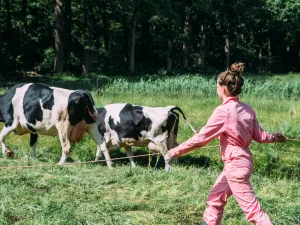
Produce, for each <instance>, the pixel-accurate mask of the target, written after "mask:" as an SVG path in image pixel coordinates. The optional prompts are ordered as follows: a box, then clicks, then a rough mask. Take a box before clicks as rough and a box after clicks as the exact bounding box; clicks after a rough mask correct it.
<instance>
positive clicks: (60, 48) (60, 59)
mask: <svg viewBox="0 0 300 225" xmlns="http://www.w3.org/2000/svg"><path fill="white" fill-rule="evenodd" d="M55 15H56V23H55V50H56V54H55V62H54V71H55V72H57V73H62V72H63V68H64V43H63V0H56V6H55Z"/></svg>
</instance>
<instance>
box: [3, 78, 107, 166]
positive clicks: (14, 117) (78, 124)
mask: <svg viewBox="0 0 300 225" xmlns="http://www.w3.org/2000/svg"><path fill="white" fill-rule="evenodd" d="M97 118H98V117H97V110H96V108H95V105H94V100H93V98H92V96H91V94H90V92H88V91H84V90H76V91H74V90H67V89H63V88H57V87H49V86H47V85H45V84H33V83H27V84H19V85H16V86H14V87H12V88H10V89H9V90H8V92H7V93H6V94H4V95H2V96H0V122H4V126H3V129H2V131H1V133H0V142H1V146H2V152H3V154H4V155H7V156H12V155H13V152H12V151H11V150H9V149H8V148H7V146H6V144H5V137H6V136H7V135H8V134H10V133H11V132H13V133H15V134H17V135H23V134H27V133H30V146H31V149H32V155H33V157H35V147H36V143H37V139H38V134H42V135H48V136H56V135H59V138H60V143H61V146H62V156H61V159H60V161H59V164H63V163H64V162H65V160H66V158H67V156H68V154H69V153H70V151H71V142H78V141H80V140H81V139H82V138H83V135H84V134H85V132H86V133H88V134H89V135H90V136H91V137H92V139H93V140H94V141H95V142H96V143H97V145H98V146H100V144H102V142H103V137H102V136H101V135H100V133H99V132H98V125H97ZM99 122H100V121H98V123H99ZM104 155H105V157H106V159H107V160H108V161H107V162H108V166H109V167H111V161H110V156H109V154H108V153H107V152H104Z"/></svg>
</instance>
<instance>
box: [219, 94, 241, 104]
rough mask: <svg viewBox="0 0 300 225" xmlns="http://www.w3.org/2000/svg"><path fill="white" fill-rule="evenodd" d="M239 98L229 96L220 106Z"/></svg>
mask: <svg viewBox="0 0 300 225" xmlns="http://www.w3.org/2000/svg"><path fill="white" fill-rule="evenodd" d="M238 100H239V97H238V96H230V97H227V98H225V99H224V101H223V102H222V105H224V104H226V103H227V102H229V101H238Z"/></svg>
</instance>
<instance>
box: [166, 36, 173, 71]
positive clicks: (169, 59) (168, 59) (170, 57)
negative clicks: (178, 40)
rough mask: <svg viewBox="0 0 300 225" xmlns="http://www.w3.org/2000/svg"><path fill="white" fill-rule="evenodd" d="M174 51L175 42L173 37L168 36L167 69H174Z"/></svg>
mask: <svg viewBox="0 0 300 225" xmlns="http://www.w3.org/2000/svg"><path fill="white" fill-rule="evenodd" d="M172 53H173V44H172V40H171V38H168V57H167V70H168V72H170V71H171V70H172Z"/></svg>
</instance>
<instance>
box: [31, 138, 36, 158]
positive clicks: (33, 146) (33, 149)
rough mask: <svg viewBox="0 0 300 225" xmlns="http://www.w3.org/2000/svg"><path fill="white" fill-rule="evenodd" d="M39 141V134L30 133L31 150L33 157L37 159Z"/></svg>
mask: <svg viewBox="0 0 300 225" xmlns="http://www.w3.org/2000/svg"><path fill="white" fill-rule="evenodd" d="M37 140H38V134H35V133H30V148H31V156H32V157H33V158H36V144H37Z"/></svg>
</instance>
